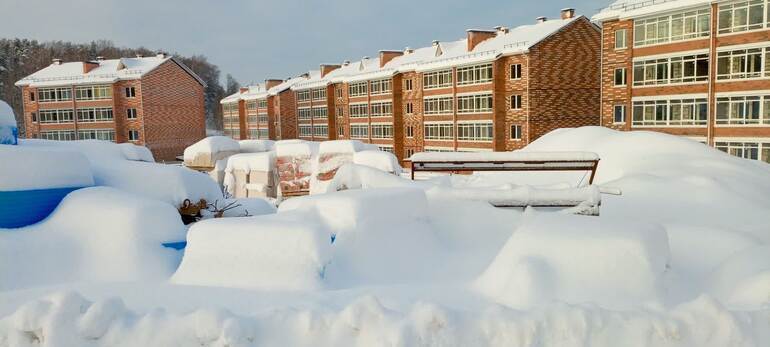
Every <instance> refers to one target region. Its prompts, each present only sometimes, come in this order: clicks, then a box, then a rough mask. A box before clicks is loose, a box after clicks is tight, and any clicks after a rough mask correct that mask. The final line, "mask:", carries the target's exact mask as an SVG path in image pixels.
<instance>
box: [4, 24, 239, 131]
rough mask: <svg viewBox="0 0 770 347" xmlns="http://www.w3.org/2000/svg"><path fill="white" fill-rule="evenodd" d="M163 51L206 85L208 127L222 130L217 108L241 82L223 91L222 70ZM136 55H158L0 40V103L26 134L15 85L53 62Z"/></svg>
mask: <svg viewBox="0 0 770 347" xmlns="http://www.w3.org/2000/svg"><path fill="white" fill-rule="evenodd" d="M164 51H165V52H169V53H170V54H171V55H173V56H175V57H177V58H178V59H179V60H180V61H182V62H183V63H184V64H185V65H187V66H188V67H190V69H192V70H193V71H194V72H195V73H196V74H198V76H200V77H201V79H203V80H204V81H205V82H206V84H207V87H206V90H205V97H206V100H205V101H206V126H207V128H209V129H221V128H222V109H221V108H220V107H218V105H219V100H221V99H222V98H223V97H224V96H226V95H229V94H232V93H235V92H236V91H237V90H238V88H239V87H240V85H239V84H238V82H237V81H236V80H235V79H234V78H232V76H230V75H227V79H226V80H227V82H226V84H227V86H224V87H223V86H222V85H221V83H220V74H221V72H220V71H219V67H217V66H216V65H215V64H212V63H210V62H209V61H208V60H207V59H206V57H205V56H203V55H193V56H190V57H186V56H182V55H179V54H176V53H171V52H170V51H169V50H164ZM137 54H143V55H145V56H147V55H154V54H156V51H152V50H150V49H147V48H144V47H139V48H126V47H117V46H115V44H114V43H113V42H112V41H107V40H100V41H92V42H90V43H72V42H64V41H48V42H38V41H36V40H28V39H19V38H15V39H2V38H0V100H4V101H6V102H8V103H9V104H10V105H11V107H13V109H14V111H15V112H16V116H17V118H19V119H18V121H19V130H20V131H23V129H24V127H23V126H22V121H23V119H21V118H22V117H21V115H22V101H21V89H20V88H19V87H16V86H15V85H14V83H16V81H18V80H20V79H22V78H24V77H26V76H28V75H30V74H32V73H34V72H35V71H37V70H40V69H42V68H44V67H46V66H48V65H50V64H51V60H52V59H54V58H58V59H62V60H63V61H65V62H70V61H86V60H94V59H96V57H98V56H102V57H104V58H105V59H115V58H120V57H134V56H136V55H137Z"/></svg>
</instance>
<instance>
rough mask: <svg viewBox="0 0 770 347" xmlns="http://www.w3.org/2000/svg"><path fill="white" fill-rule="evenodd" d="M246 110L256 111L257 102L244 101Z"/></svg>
mask: <svg viewBox="0 0 770 347" xmlns="http://www.w3.org/2000/svg"><path fill="white" fill-rule="evenodd" d="M246 109H247V110H249V111H256V110H257V101H256V100H249V101H246Z"/></svg>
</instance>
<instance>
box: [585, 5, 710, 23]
mask: <svg viewBox="0 0 770 347" xmlns="http://www.w3.org/2000/svg"><path fill="white" fill-rule="evenodd" d="M712 2H713V0H616V1H615V2H613V3H612V4H610V5H609V6H607V7H606V8H604V9H602V10H601V11H599V13H597V14H595V15H594V16H593V17H592V20H594V21H597V22H603V21H607V20H613V19H628V18H633V17H643V16H647V15H652V14H655V13H660V12H666V11H674V10H679V9H685V8H689V7H695V6H702V5H706V4H710V3H712Z"/></svg>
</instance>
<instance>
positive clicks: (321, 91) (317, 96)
mask: <svg viewBox="0 0 770 347" xmlns="http://www.w3.org/2000/svg"><path fill="white" fill-rule="evenodd" d="M312 94H313V100H325V99H326V88H316V89H313V90H312Z"/></svg>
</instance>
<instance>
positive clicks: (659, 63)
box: [634, 54, 709, 86]
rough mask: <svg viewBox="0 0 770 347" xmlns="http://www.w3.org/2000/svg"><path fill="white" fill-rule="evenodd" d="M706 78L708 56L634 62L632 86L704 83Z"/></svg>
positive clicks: (707, 74) (687, 56) (699, 55)
mask: <svg viewBox="0 0 770 347" xmlns="http://www.w3.org/2000/svg"><path fill="white" fill-rule="evenodd" d="M708 76H709V55H708V54H698V55H686V56H682V57H672V58H663V59H649V60H641V61H635V62H634V86H649V85H661V84H671V83H693V82H706V81H708Z"/></svg>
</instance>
